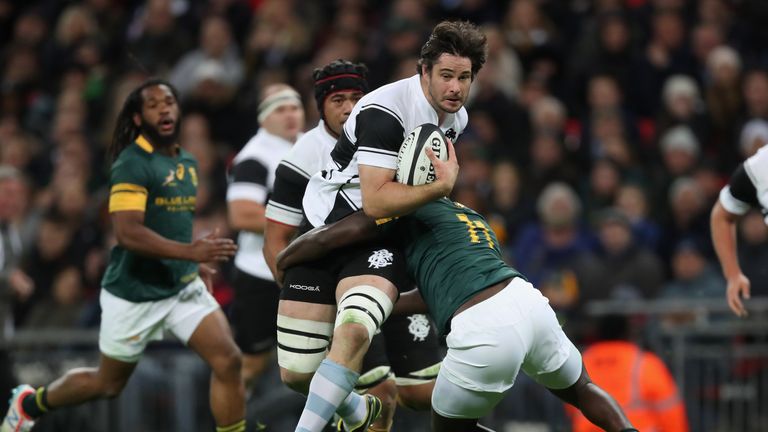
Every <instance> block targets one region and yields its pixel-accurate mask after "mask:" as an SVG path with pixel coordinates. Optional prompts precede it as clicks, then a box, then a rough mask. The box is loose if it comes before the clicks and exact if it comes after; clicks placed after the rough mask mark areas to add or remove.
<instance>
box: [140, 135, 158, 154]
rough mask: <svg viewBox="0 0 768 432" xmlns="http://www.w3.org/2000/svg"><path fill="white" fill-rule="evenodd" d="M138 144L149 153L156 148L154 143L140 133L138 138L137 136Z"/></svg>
mask: <svg viewBox="0 0 768 432" xmlns="http://www.w3.org/2000/svg"><path fill="white" fill-rule="evenodd" d="M136 145H137V146H139V147H141V149H142V150H144V151H145V152H147V153H152V152H154V151H155V148H154V147H152V144H150V143H149V141H148V140H147V139H146V138H144V135H139V136H138V138H136Z"/></svg>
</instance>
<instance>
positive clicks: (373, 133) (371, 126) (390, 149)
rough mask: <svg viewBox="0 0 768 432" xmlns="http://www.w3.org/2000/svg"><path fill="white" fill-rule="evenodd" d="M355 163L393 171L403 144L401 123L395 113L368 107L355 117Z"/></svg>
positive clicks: (371, 106)
mask: <svg viewBox="0 0 768 432" xmlns="http://www.w3.org/2000/svg"><path fill="white" fill-rule="evenodd" d="M356 132H357V163H358V164H359V165H370V166H375V167H379V168H387V169H392V170H394V169H395V168H397V153H398V151H399V150H400V145H401V144H402V143H403V138H404V129H403V123H402V121H401V120H400V118H399V117H398V116H397V114H396V113H394V112H391V111H385V108H383V107H381V108H378V107H377V106H373V105H370V106H368V107H365V108H363V109H362V110H361V111H360V113H359V114H358V115H357V125H356Z"/></svg>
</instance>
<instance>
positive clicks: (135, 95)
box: [107, 78, 179, 162]
mask: <svg viewBox="0 0 768 432" xmlns="http://www.w3.org/2000/svg"><path fill="white" fill-rule="evenodd" d="M158 85H164V86H167V87H168V88H169V89H171V93H173V97H174V98H176V100H178V99H179V95H178V92H177V91H176V89H175V88H174V87H173V86H172V85H171V83H169V82H168V81H165V80H162V79H159V78H151V79H148V80H146V81H144V82H143V83H142V84H141V85H140V86H138V87H136V88H135V89H133V91H132V92H131V93H130V94H129V95H128V97H127V98H125V102H124V103H123V108H122V109H120V114H118V115H117V122H115V130H114V132H113V133H112V142H111V143H110V144H109V149H108V150H107V156H108V157H109V161H110V162H114V161H115V159H117V157H118V156H119V155H120V153H121V152H122V151H123V150H124V149H125V148H126V147H128V146H129V145H130V144H131V143H132V142H133V141H134V140H135V139H136V137H138V136H139V133H140V128H139V126H136V125H135V124H134V123H133V115H134V114H139V115H141V108H142V105H143V104H144V98H143V97H142V95H141V92H142V91H144V89H146V88H148V87H154V86H158Z"/></svg>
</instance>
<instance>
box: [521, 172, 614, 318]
mask: <svg viewBox="0 0 768 432" xmlns="http://www.w3.org/2000/svg"><path fill="white" fill-rule="evenodd" d="M536 210H537V213H538V216H539V219H540V222H535V223H532V224H529V225H528V226H526V227H525V228H524V229H523V230H522V231H521V232H520V234H519V235H518V239H517V243H516V244H515V251H514V261H513V262H514V265H515V267H516V268H518V269H519V270H520V271H521V272H524V273H525V275H526V277H527V278H528V280H530V281H531V283H533V284H535V285H536V286H537V287H538V288H539V289H540V290H541V292H542V293H543V294H544V295H545V296H547V298H549V301H550V303H551V304H552V307H553V308H554V309H555V311H558V312H560V311H564V312H568V311H571V310H574V309H576V308H578V307H579V306H581V303H580V301H581V298H580V296H581V295H582V290H584V289H585V287H588V286H597V278H599V277H600V274H599V273H600V271H599V264H598V262H597V261H596V259H595V257H594V255H593V254H592V252H591V251H592V249H593V244H594V241H593V239H592V237H591V236H590V234H589V232H587V231H586V230H585V229H584V227H583V226H582V225H581V210H582V204H581V201H580V200H579V197H578V196H577V195H576V193H575V192H574V191H573V189H571V188H570V187H569V186H567V185H566V184H564V183H558V182H555V183H552V184H550V185H549V186H547V187H546V188H545V189H544V190H543V191H542V192H541V194H540V195H539V198H538V200H537V202H536Z"/></svg>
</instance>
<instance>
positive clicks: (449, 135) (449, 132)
mask: <svg viewBox="0 0 768 432" xmlns="http://www.w3.org/2000/svg"><path fill="white" fill-rule="evenodd" d="M445 137H446V138H448V139H449V140H451V141H453V140H455V139H456V131H455V130H453V128H450V129H448V130H447V131H445Z"/></svg>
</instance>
